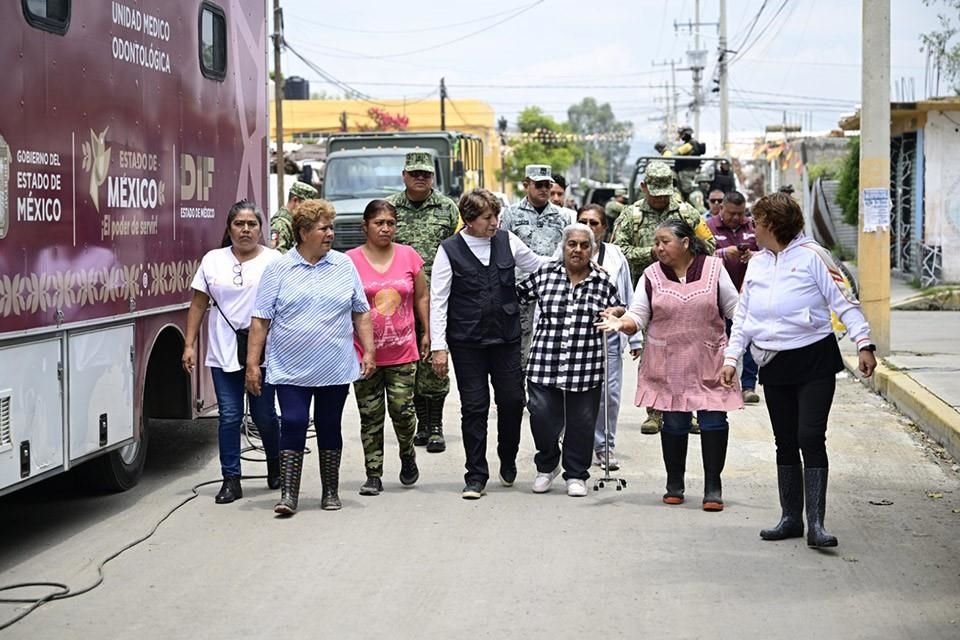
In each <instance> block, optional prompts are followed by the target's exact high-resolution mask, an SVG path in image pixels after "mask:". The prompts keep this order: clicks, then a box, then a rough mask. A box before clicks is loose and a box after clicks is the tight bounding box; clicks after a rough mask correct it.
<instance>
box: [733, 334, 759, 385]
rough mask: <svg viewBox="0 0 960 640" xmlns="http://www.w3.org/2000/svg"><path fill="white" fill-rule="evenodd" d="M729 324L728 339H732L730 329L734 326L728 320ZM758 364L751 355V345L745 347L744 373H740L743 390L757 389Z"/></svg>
mask: <svg viewBox="0 0 960 640" xmlns="http://www.w3.org/2000/svg"><path fill="white" fill-rule="evenodd" d="M726 323H727V337H730V327H732V326H733V320H729V319H728V320H726ZM757 369H758V367H757V363H756V362H754V360H753V356H752V355H750V343H747V344H746V345H745V349H744V351H743V371H741V372H740V388H741V389H756V388H757Z"/></svg>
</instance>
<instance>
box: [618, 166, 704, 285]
mask: <svg viewBox="0 0 960 640" xmlns="http://www.w3.org/2000/svg"><path fill="white" fill-rule="evenodd" d="M655 165H656V166H655ZM644 182H645V183H646V184H647V188H648V189H650V191H651V194H652V195H655V196H656V195H667V193H668V192H669V194H670V196H671V198H670V204H668V205H667V208H666V209H664V210H663V211H656V210H654V209H653V208H651V207H650V206H649V205H648V204H647V201H646V199H643V200H638V201H637V202H635V203H634V204H632V205H630V206H629V207H627V208H625V209H624V210H623V213H621V214H620V217H619V218H617V223H616V224H615V225H614V231H613V238H612V242H613V243H614V244H615V245H617V246H618V247H620V249H622V250H623V255H625V256H626V258H627V262H628V263H629V265H630V273H631V274H633V282H634V285H636V283H637V281H638V280H639V279H640V274H642V273H643V270H644V269H646V268H647V267H649V266H650V265H651V264H653V261H654V257H653V236H654V233H655V232H656V229H657V225H659V224H660V223H661V222H663V221H664V220H666V219H667V218H670V217H679V218H682V219H683V220H686V222H687V224H689V225H690V226H691V227H693V229H694V231H696V233H697V237H699V238H701V239H702V240H703V241H704V242H706V244H707V248H708V249H709V251H710V253H711V254H712V253H713V251H714V249H715V248H716V242H715V241H714V239H713V234H712V233H710V229H709V228H708V227H707V225H706V223H704V221H703V218H701V217H700V213H699V212H697V210H696V209H694V208H693V207H692V206H690V205H689V204H687V203H686V202H682V201H680V200H679V199H678V198H676V197H674V196H675V194H676V192H675V191H674V190H673V186H672V182H673V173H672V172H671V171H670V168H669V167H667V166H666V165H665V164H663V163H662V162H651V163H650V166H649V167H648V168H647V175H646V178H645V180H644ZM665 185H666V186H665Z"/></svg>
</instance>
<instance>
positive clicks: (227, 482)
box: [213, 477, 243, 504]
mask: <svg viewBox="0 0 960 640" xmlns="http://www.w3.org/2000/svg"><path fill="white" fill-rule="evenodd" d="M242 497H243V489H241V488H240V478H237V477H230V478H224V479H223V484H222V485H220V491H219V492H218V493H217V496H216V497H215V498H214V499H213V501H214V502H216V503H217V504H230V503H231V502H233V501H234V500H239V499H240V498H242Z"/></svg>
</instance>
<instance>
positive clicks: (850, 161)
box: [837, 138, 860, 225]
mask: <svg viewBox="0 0 960 640" xmlns="http://www.w3.org/2000/svg"><path fill="white" fill-rule="evenodd" d="M837 202H838V203H839V204H840V207H841V208H842V209H843V221H844V222H846V223H847V224H852V225H856V224H857V223H858V220H859V215H860V138H850V143H849V145H848V151H847V158H846V160H845V161H844V163H843V167H842V168H841V169H840V186H839V187H838V188H837Z"/></svg>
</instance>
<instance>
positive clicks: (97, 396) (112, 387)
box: [67, 325, 134, 460]
mask: <svg viewBox="0 0 960 640" xmlns="http://www.w3.org/2000/svg"><path fill="white" fill-rule="evenodd" d="M67 347H68V353H69V358H68V360H67V361H68V363H69V367H68V370H69V376H68V378H67V379H68V380H69V385H68V388H69V393H68V398H69V399H68V402H67V405H68V407H69V413H68V415H69V423H68V424H69V429H70V439H69V440H70V460H76V459H77V458H81V457H83V456H85V455H87V454H89V453H93V452H94V451H97V450H98V449H100V448H102V447H109V446H112V445H115V444H118V443H120V442H123V441H124V440H128V439H130V438H132V437H133V435H134V428H133V425H134V422H133V326H132V325H126V326H120V327H111V328H109V329H102V330H98V331H87V332H83V333H73V334H70V335H69V336H68V337H67Z"/></svg>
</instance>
